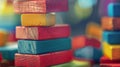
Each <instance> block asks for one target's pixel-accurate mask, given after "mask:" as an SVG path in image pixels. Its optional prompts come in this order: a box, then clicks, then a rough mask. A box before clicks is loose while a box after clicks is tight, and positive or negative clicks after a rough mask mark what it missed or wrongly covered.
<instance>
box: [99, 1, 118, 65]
mask: <svg viewBox="0 0 120 67" xmlns="http://www.w3.org/2000/svg"><path fill="white" fill-rule="evenodd" d="M112 1H113V0H112ZM102 27H103V29H104V32H103V52H104V56H103V57H102V58H101V61H100V62H101V67H120V3H117V2H116V3H115V2H114V3H110V4H109V5H108V17H103V18H102Z"/></svg>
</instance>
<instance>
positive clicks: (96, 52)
mask: <svg viewBox="0 0 120 67" xmlns="http://www.w3.org/2000/svg"><path fill="white" fill-rule="evenodd" d="M74 55H75V57H76V58H82V59H86V60H94V61H96V62H99V60H100V57H101V56H102V50H101V49H96V48H94V47H90V46H88V47H84V48H81V49H78V50H76V51H75V52H74Z"/></svg>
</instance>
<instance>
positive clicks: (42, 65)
mask: <svg viewBox="0 0 120 67" xmlns="http://www.w3.org/2000/svg"><path fill="white" fill-rule="evenodd" d="M72 58H73V55H72V51H71V50H68V51H61V52H55V53H48V54H43V55H27V54H16V55H15V66H24V67H48V66H52V65H57V64H63V63H66V62H70V61H72Z"/></svg>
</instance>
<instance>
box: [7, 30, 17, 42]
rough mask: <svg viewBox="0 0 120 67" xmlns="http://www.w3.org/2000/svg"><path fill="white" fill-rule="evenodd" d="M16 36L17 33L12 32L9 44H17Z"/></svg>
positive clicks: (9, 36)
mask: <svg viewBox="0 0 120 67" xmlns="http://www.w3.org/2000/svg"><path fill="white" fill-rule="evenodd" d="M15 36H16V34H15V32H10V33H9V35H8V42H17V38H16V37H15Z"/></svg>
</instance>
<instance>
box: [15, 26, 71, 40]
mask: <svg viewBox="0 0 120 67" xmlns="http://www.w3.org/2000/svg"><path fill="white" fill-rule="evenodd" d="M69 36H70V26H69V25H67V24H60V25H55V26H52V27H21V26H18V27H16V38H18V39H32V40H46V39H56V38H65V37H69Z"/></svg>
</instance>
